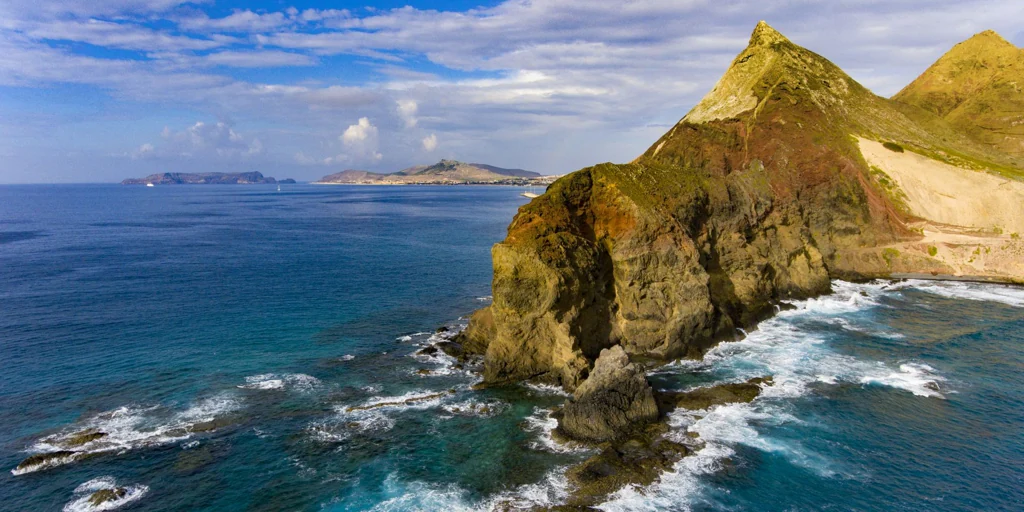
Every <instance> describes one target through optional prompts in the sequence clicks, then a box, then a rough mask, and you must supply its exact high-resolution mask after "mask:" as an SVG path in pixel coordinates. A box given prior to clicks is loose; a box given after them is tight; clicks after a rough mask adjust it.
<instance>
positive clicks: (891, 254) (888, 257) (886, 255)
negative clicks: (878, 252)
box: [882, 247, 900, 267]
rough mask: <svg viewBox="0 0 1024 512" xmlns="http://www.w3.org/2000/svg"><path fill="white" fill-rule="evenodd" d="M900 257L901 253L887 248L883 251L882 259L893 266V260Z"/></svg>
mask: <svg viewBox="0 0 1024 512" xmlns="http://www.w3.org/2000/svg"><path fill="white" fill-rule="evenodd" d="M899 257H900V251H899V250H897V249H894V248H892V247H886V248H885V249H882V259H884V260H885V264H886V265H888V266H890V267H891V266H892V262H893V260H895V259H896V258H899Z"/></svg>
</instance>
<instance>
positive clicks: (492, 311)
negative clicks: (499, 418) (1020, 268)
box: [463, 22, 1021, 390]
mask: <svg viewBox="0 0 1024 512" xmlns="http://www.w3.org/2000/svg"><path fill="white" fill-rule="evenodd" d="M858 137H859V138H860V139H863V140H867V141H898V142H899V143H900V144H901V145H902V146H905V147H906V148H908V150H913V151H915V152H918V153H920V154H923V155H935V156H936V158H941V159H944V160H947V161H952V162H968V163H970V165H972V166H974V167H980V168H991V169H995V170H1000V171H1005V170H1011V171H1014V172H1019V169H1018V168H1016V167H1014V161H1013V159H1012V158H1011V157H1008V156H1007V155H1006V154H1005V153H1001V152H999V151H996V150H994V149H993V147H992V146H991V145H987V144H984V143H981V142H979V141H976V140H973V139H971V138H969V137H965V136H964V135H962V134H960V133H958V132H957V130H955V129H954V128H952V127H951V126H950V125H949V123H948V122H946V121H945V120H943V119H942V118H941V117H939V116H937V115H935V114H933V113H931V112H928V111H926V110H924V109H922V108H919V107H917V106H913V105H907V104H902V103H897V102H894V101H891V100H887V99H885V98H881V97H878V96H876V95H874V94H872V93H871V92H870V91H868V90H867V89H865V88H864V87H863V86H861V85H860V84H858V83H857V82H856V81H854V80H853V79H852V78H850V77H849V76H848V75H846V74H845V73H844V72H843V71H842V70H840V69H839V68H838V67H836V66H835V65H834V64H832V63H831V62H829V61H828V60H826V59H824V58H823V57H821V56H819V55H817V54H814V53H813V52H810V51H808V50H806V49H803V48H801V47H799V46H797V45H795V44H793V43H792V42H790V41H789V40H788V39H786V38H785V37H784V36H782V35H781V34H779V33H778V32H776V31H775V30H774V29H772V28H771V27H769V26H768V25H767V24H765V23H763V22H762V23H760V24H758V26H757V28H756V29H755V31H754V33H753V35H752V36H751V39H750V44H749V46H748V47H747V48H746V49H745V50H743V52H741V53H740V54H739V55H738V56H737V57H736V59H735V60H734V61H733V63H732V66H731V67H730V68H729V70H728V71H727V72H726V74H725V76H723V77H722V79H721V81H720V82H719V83H718V84H717V85H716V87H715V89H714V90H712V91H711V92H710V93H709V94H708V96H707V97H706V98H705V99H704V100H703V101H702V102H701V103H700V104H698V105H697V106H696V107H695V108H694V109H693V110H692V111H691V112H690V113H689V114H687V116H686V117H684V118H683V119H682V120H681V121H680V122H679V123H678V124H677V125H676V126H675V127H673V128H672V129H671V130H670V131H669V132H668V133H666V134H665V135H664V136H663V137H662V138H661V139H659V140H658V141H657V142H656V143H655V144H654V145H653V146H651V148H650V149H648V150H647V151H646V152H645V153H644V154H643V155H641V156H640V157H638V158H637V159H636V160H635V161H633V162H632V163H629V164H622V165H616V164H601V165H597V166H594V167H590V168H586V169H582V170H580V171H577V172H575V173H572V174H570V175H567V176H565V177H563V178H562V179H560V180H558V181H557V182H556V183H555V184H554V185H552V186H551V187H550V188H549V190H548V192H547V193H546V194H544V195H543V196H541V197H540V198H537V199H535V200H534V201H532V202H531V203H530V204H528V205H526V206H524V207H523V208H521V209H520V211H519V213H518V215H517V216H516V218H515V219H514V220H513V222H512V224H511V226H509V230H508V236H507V238H506V239H505V240H504V241H503V242H501V243H499V244H497V245H495V246H494V248H493V250H492V255H493V260H494V281H493V296H494V302H493V304H492V305H491V306H490V307H489V308H487V309H485V310H482V311H480V312H478V313H477V314H476V315H474V318H473V321H472V322H471V325H470V328H469V329H468V330H467V332H466V334H465V336H464V337H463V341H464V342H465V343H466V345H467V346H471V347H475V348H476V349H477V350H478V351H480V352H484V354H485V381H486V382H489V383H501V382H508V381H514V380H523V379H532V380H539V381H546V382H551V383H555V384H560V385H562V386H563V387H565V388H566V389H568V390H573V389H575V388H576V387H577V386H579V385H580V384H581V383H582V382H583V381H584V380H585V379H586V378H587V376H588V374H589V372H590V370H591V368H592V367H593V362H594V360H595V359H596V358H597V356H598V355H599V353H600V352H601V350H602V349H604V348H608V347H611V346H614V345H620V346H622V348H623V349H625V351H626V352H627V353H628V354H629V355H630V357H631V358H633V359H639V360H643V359H645V358H651V359H657V360H665V359H668V358H674V357H678V356H683V355H698V354H700V353H701V352H702V351H703V350H704V349H706V348H707V347H708V346H710V345H711V344H712V343H714V342H715V341H716V340H718V339H721V338H724V337H730V336H733V335H734V333H735V332H736V328H737V327H744V326H748V325H751V324H753V323H756V322H757V321H758V320H760V319H762V318H764V317H765V316H767V315H770V314H772V312H773V311H774V309H775V307H776V305H777V303H778V301H780V300H784V299H790V298H800V297H808V296H813V295H816V294H821V293H826V292H828V291H829V289H830V284H829V283H830V279H831V278H835V277H844V278H870V277H883V276H889V275H892V274H894V273H896V274H899V273H911V272H917V273H935V274H948V275H953V274H955V273H957V272H958V269H957V268H955V267H954V266H953V265H952V264H951V263H950V262H947V261H944V260H943V259H942V258H941V255H932V254H930V251H928V250H927V248H922V249H921V250H915V251H900V249H899V248H901V247H903V248H906V247H908V244H917V245H920V244H921V241H922V240H923V235H922V233H921V230H920V228H918V227H917V226H916V224H915V223H916V222H919V221H920V219H919V216H915V215H914V214H913V213H912V212H910V211H908V210H907V208H906V206H905V205H904V204H903V203H902V202H901V197H902V196H901V192H900V190H899V188H898V187H894V186H893V184H892V180H891V179H888V178H885V177H884V175H882V174H879V173H875V174H873V173H872V172H871V169H870V168H869V166H868V163H867V161H866V160H865V157H864V155H863V154H862V152H861V147H862V146H861V144H860V143H859V142H858ZM977 174H979V175H984V176H987V175H985V174H982V173H977ZM1000 277H1002V278H1007V276H1005V275H1001V276H1000ZM1015 277H1017V278H1019V277H1021V276H1019V275H1017V276H1015Z"/></svg>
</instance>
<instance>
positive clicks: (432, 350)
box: [416, 345, 437, 356]
mask: <svg viewBox="0 0 1024 512" xmlns="http://www.w3.org/2000/svg"><path fill="white" fill-rule="evenodd" d="M416 353H417V354H419V355H421V356H432V355H434V354H436V353H437V347H436V346H434V345H430V346H427V347H423V348H422V349H420V350H419V352H416Z"/></svg>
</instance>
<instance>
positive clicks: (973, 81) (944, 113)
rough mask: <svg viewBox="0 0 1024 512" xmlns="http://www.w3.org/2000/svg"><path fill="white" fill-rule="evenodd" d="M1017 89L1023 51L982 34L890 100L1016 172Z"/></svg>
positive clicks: (1019, 152)
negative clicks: (1004, 159)
mask: <svg viewBox="0 0 1024 512" xmlns="http://www.w3.org/2000/svg"><path fill="white" fill-rule="evenodd" d="M1022 84H1024V50H1022V49H1020V48H1017V47H1016V46H1014V45H1013V44H1012V43H1010V42H1008V41H1006V40H1005V39H1003V38H1002V37H1000V36H999V34H996V33H995V32H992V31H985V32H982V33H980V34H977V35H975V36H974V37H972V38H970V39H968V40H966V41H964V42H962V43H960V44H958V45H956V46H954V47H953V49H951V50H950V51H949V52H947V53H946V54H945V55H943V56H942V57H941V58H940V59H939V60H938V61H936V62H935V63H934V64H933V65H932V66H931V67H929V68H928V70H926V71H925V72H924V73H922V74H921V76H920V77H918V78H917V79H916V80H914V82H912V83H911V84H909V85H907V87H905V88H904V89H903V90H902V91H900V92H899V94H897V95H896V96H894V97H893V99H894V100H896V101H897V102H900V103H904V104H907V105H914V106H917V107H920V108H921V109H923V110H925V111H927V112H929V113H931V114H933V115H935V116H938V117H940V118H942V119H943V120H944V121H946V122H947V123H949V125H950V126H952V127H953V128H954V129H955V130H957V131H958V132H960V133H964V134H966V135H967V136H968V137H970V138H971V139H973V140H974V141H976V142H978V143H980V144H982V145H984V146H987V147H989V148H992V149H995V150H997V151H1000V152H1004V153H1006V154H1009V155H1011V156H1012V157H1014V158H1015V159H1016V163H1015V165H1014V166H1015V167H1018V168H1019V167H1021V166H1022V164H1021V157H1024V144H1022V143H1024V123H1021V121H1022V118H1021V112H1024V92H1022V90H1021V87H1022ZM1018 172H1019V171H1018ZM1018 176H1019V174H1018Z"/></svg>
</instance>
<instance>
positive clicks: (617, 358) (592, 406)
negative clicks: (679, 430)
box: [558, 346, 658, 443]
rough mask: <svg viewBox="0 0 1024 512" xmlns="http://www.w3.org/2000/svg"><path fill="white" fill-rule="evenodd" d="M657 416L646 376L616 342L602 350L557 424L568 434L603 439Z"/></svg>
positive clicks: (615, 435)
mask: <svg viewBox="0 0 1024 512" xmlns="http://www.w3.org/2000/svg"><path fill="white" fill-rule="evenodd" d="M656 419H658V405H657V403H656V402H655V401H654V391H653V390H652V389H651V385H650V384H648V382H647V377H645V376H644V373H643V371H642V370H641V369H640V368H638V367H637V366H636V365H634V364H632V363H630V362H629V356H627V355H626V352H625V351H624V350H622V347H619V346H615V347H612V348H608V349H604V350H602V351H601V355H600V356H599V357H598V358H597V361H596V362H595V363H594V371H593V372H591V374H590V376H589V377H588V378H587V380H586V381H584V382H583V384H582V385H580V386H579V388H577V389H576V394H575V397H574V399H573V400H571V401H570V402H568V403H566V404H565V407H564V408H563V409H562V413H561V418H559V421H558V428H559V431H560V433H561V434H562V435H564V436H566V437H569V438H572V439H576V440H581V441H589V442H596V443H600V442H604V441H611V440H614V439H618V438H620V437H622V436H623V435H625V434H627V433H629V432H630V430H632V429H633V428H634V427H635V426H637V425H643V424H645V423H650V422H652V421H654V420H656Z"/></svg>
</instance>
